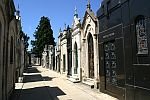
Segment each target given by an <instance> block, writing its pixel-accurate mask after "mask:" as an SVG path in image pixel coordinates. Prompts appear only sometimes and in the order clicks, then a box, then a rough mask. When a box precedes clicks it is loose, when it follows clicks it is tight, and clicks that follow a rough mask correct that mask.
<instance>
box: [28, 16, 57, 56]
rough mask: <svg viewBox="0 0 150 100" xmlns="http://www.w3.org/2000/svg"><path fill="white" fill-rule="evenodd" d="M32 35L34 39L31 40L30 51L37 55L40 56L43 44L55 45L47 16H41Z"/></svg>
mask: <svg viewBox="0 0 150 100" xmlns="http://www.w3.org/2000/svg"><path fill="white" fill-rule="evenodd" d="M33 36H34V37H35V40H32V41H31V45H32V47H33V49H32V52H33V53H35V54H36V55H37V56H38V57H41V56H42V52H43V50H44V47H45V45H55V42H54V37H53V30H52V29H51V25H50V20H49V18H48V17H45V16H43V17H41V19H40V22H39V25H38V26H37V28H36V30H35V32H34V34H33Z"/></svg>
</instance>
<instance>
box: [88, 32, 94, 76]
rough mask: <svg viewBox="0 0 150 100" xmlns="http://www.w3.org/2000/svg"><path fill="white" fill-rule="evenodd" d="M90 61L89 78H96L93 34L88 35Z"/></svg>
mask: <svg viewBox="0 0 150 100" xmlns="http://www.w3.org/2000/svg"><path fill="white" fill-rule="evenodd" d="M88 62H89V78H94V49H93V38H92V35H91V34H89V36H88Z"/></svg>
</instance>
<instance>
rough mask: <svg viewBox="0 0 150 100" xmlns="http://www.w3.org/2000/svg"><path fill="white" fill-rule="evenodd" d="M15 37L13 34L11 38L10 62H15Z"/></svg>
mask: <svg viewBox="0 0 150 100" xmlns="http://www.w3.org/2000/svg"><path fill="white" fill-rule="evenodd" d="M13 47H14V45H13V37H12V36H11V40H10V63H11V64H13V56H14V55H13V53H14V48H13Z"/></svg>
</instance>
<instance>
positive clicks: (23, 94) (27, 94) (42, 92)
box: [10, 67, 66, 100]
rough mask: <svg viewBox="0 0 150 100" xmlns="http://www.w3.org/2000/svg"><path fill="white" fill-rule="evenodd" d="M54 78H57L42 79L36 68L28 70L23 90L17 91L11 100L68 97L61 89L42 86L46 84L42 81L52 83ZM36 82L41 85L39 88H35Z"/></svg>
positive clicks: (52, 99) (51, 99)
mask: <svg viewBox="0 0 150 100" xmlns="http://www.w3.org/2000/svg"><path fill="white" fill-rule="evenodd" d="M53 78H55V77H48V76H44V77H42V75H41V74H40V73H39V71H38V70H37V69H36V67H29V68H27V70H26V72H25V74H24V81H23V83H24V85H23V87H22V88H23V89H15V90H14V92H13V94H12V96H11V98H10V100H58V98H57V96H61V95H66V94H65V93H64V92H63V91H62V90H61V89H60V88H59V87H49V86H42V87H41V86H40V84H44V83H43V82H42V81H52V79H53ZM34 82H41V83H38V84H39V87H38V86H36V87H35V86H34ZM26 84H28V85H26ZM28 86H29V87H30V88H29V87H28ZM31 86H32V87H31ZM54 98H55V99H54Z"/></svg>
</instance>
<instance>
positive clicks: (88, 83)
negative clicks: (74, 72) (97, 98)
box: [82, 78, 94, 88]
mask: <svg viewBox="0 0 150 100" xmlns="http://www.w3.org/2000/svg"><path fill="white" fill-rule="evenodd" d="M82 83H84V84H86V85H88V86H90V87H91V88H94V79H91V78H86V79H84V80H83V82H82Z"/></svg>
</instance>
